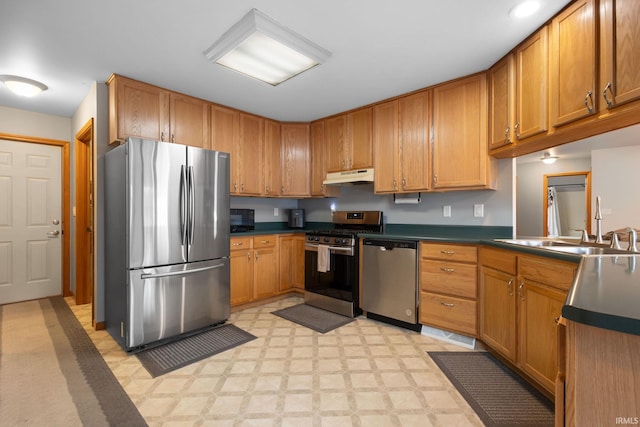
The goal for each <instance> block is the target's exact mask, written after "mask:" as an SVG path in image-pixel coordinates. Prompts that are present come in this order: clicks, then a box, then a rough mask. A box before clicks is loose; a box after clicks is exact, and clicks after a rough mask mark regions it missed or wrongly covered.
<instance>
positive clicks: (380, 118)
mask: <svg viewBox="0 0 640 427" xmlns="http://www.w3.org/2000/svg"><path fill="white" fill-rule="evenodd" d="M399 111H400V110H399V102H398V101H397V100H396V101H389V102H385V103H383V104H378V105H376V106H375V107H373V147H374V151H375V153H376V155H375V164H374V169H375V178H374V183H373V190H374V191H375V192H376V193H396V192H398V191H399V182H398V176H399V171H398V169H399V166H400V165H399V161H398V154H399V151H400V147H399V143H400V138H399V134H398V120H399V117H398V115H399Z"/></svg>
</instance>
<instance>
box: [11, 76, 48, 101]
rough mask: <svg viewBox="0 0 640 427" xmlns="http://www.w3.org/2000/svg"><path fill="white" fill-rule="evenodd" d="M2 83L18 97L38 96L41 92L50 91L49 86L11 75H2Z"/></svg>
mask: <svg viewBox="0 0 640 427" xmlns="http://www.w3.org/2000/svg"><path fill="white" fill-rule="evenodd" d="M0 82H2V83H4V85H5V86H6V87H7V88H9V90H10V91H11V92H13V93H15V94H16V95H20V96H26V97H32V96H36V95H37V94H39V93H40V92H43V91H45V90H47V89H48V87H47V85H45V84H44V83H40V82H39V81H36V80H31V79H28V78H26V77H20V76H12V75H9V74H2V75H0Z"/></svg>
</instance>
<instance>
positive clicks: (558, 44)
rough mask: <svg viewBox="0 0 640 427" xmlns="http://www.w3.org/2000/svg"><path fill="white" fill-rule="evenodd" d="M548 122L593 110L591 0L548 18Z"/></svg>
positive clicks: (595, 98)
mask: <svg viewBox="0 0 640 427" xmlns="http://www.w3.org/2000/svg"><path fill="white" fill-rule="evenodd" d="M550 34H551V43H550V49H549V51H550V52H551V61H550V65H551V68H550V73H549V74H550V75H549V78H550V79H551V91H550V92H549V94H550V95H549V103H550V106H551V124H552V125H553V126H558V125H561V124H564V123H568V122H571V121H573V120H577V119H581V118H583V117H586V116H589V115H591V114H593V113H595V112H596V111H597V105H596V104H597V102H598V101H599V97H598V96H597V95H596V94H595V93H594V92H595V91H596V65H597V64H596V58H597V56H596V34H597V33H596V20H595V17H594V0H580V1H577V2H575V3H573V4H572V5H571V6H570V7H569V8H567V9H565V10H564V11H563V12H562V13H560V14H559V15H558V16H556V17H555V18H554V19H553V21H552V22H551V33H550Z"/></svg>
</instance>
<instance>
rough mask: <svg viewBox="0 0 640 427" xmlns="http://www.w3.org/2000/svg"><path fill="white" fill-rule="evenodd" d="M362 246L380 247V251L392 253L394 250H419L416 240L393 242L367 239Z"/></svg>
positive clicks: (391, 240)
mask: <svg viewBox="0 0 640 427" xmlns="http://www.w3.org/2000/svg"><path fill="white" fill-rule="evenodd" d="M362 244H363V245H364V246H365V247H366V246H372V247H379V248H380V251H392V250H393V249H396V248H397V249H417V248H418V242H417V241H415V240H393V239H371V238H365V239H364V240H363V242H362Z"/></svg>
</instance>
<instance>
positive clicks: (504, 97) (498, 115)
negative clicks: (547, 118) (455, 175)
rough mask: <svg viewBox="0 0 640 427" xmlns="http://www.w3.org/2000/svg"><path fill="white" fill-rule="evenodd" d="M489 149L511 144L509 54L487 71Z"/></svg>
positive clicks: (512, 71) (512, 74)
mask: <svg viewBox="0 0 640 427" xmlns="http://www.w3.org/2000/svg"><path fill="white" fill-rule="evenodd" d="M488 76H489V116H490V117H489V149H490V150H493V149H495V148H500V147H503V146H505V145H509V144H511V143H512V142H513V124H514V122H515V119H514V117H515V98H516V94H515V81H516V79H515V60H514V58H513V54H512V53H510V54H508V55H507V56H505V57H504V58H502V59H501V60H500V61H499V62H498V63H496V65H494V66H493V67H491V69H490V70H489V74H488Z"/></svg>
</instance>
